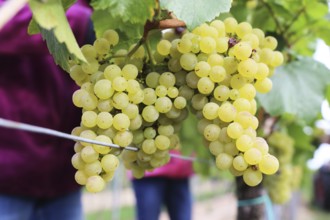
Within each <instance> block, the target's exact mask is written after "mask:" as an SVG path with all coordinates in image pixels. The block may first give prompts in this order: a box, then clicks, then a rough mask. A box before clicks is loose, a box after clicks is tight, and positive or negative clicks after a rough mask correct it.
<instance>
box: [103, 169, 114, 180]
mask: <svg viewBox="0 0 330 220" xmlns="http://www.w3.org/2000/svg"><path fill="white" fill-rule="evenodd" d="M114 176H115V171H110V172H107V173H103V174H101V177H102V179H103V180H104V181H105V182H110V181H111V180H113V177H114Z"/></svg>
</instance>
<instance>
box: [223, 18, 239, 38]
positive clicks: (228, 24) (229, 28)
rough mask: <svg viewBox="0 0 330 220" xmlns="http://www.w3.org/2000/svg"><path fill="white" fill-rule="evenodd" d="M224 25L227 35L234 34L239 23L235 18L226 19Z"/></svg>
mask: <svg viewBox="0 0 330 220" xmlns="http://www.w3.org/2000/svg"><path fill="white" fill-rule="evenodd" d="M223 23H224V24H225V30H226V33H227V34H231V33H234V32H235V30H236V26H237V21H236V19H235V18H233V17H228V18H226V19H225V20H224V21H223Z"/></svg>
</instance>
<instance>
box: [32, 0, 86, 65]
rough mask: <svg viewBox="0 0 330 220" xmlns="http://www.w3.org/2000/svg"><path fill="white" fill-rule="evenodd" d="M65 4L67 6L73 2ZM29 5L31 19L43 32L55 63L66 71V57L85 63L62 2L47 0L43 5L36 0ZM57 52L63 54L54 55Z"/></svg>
mask: <svg viewBox="0 0 330 220" xmlns="http://www.w3.org/2000/svg"><path fill="white" fill-rule="evenodd" d="M66 2H67V3H68V4H69V3H72V2H73V1H66ZM29 4H30V8H31V10H32V12H33V18H34V19H35V21H36V22H37V23H38V26H39V28H40V29H42V30H43V31H41V34H42V36H43V38H44V39H45V40H46V41H47V46H48V49H49V51H50V52H51V53H52V54H53V56H54V59H55V62H56V63H57V64H59V65H60V66H61V67H62V68H63V69H64V70H66V71H68V70H69V64H68V61H69V60H68V57H70V58H71V59H73V60H81V61H84V62H85V61H86V59H85V57H84V55H83V54H82V53H81V51H80V48H79V45H78V43H77V41H76V38H75V37H74V35H73V32H72V30H71V27H70V25H69V22H68V20H67V18H66V16H65V10H64V7H63V5H62V2H61V1H60V0H48V1H47V2H45V3H44V2H40V1H38V0H30V1H29ZM66 6H68V5H66ZM55 39H56V40H55ZM63 47H65V49H64V48H63ZM58 51H61V53H63V54H62V56H58V55H55V54H56V53H58Z"/></svg>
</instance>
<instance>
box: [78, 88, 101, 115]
mask: <svg viewBox="0 0 330 220" xmlns="http://www.w3.org/2000/svg"><path fill="white" fill-rule="evenodd" d="M97 101H98V99H97V97H96V96H95V95H93V94H91V93H88V92H87V93H83V94H81V97H80V102H81V105H82V108H83V109H84V110H87V111H91V110H94V109H95V108H96V107H97V103H98V102H97Z"/></svg>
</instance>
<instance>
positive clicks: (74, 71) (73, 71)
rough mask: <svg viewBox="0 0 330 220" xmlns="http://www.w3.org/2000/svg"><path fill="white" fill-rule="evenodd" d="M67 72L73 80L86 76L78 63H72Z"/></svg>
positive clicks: (79, 79) (80, 79)
mask: <svg viewBox="0 0 330 220" xmlns="http://www.w3.org/2000/svg"><path fill="white" fill-rule="evenodd" d="M69 73H70V77H71V78H72V79H73V80H74V81H82V80H84V79H85V78H86V77H87V74H86V73H85V72H84V71H83V70H82V68H81V66H80V65H73V66H72V67H71V68H70V71H69Z"/></svg>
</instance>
